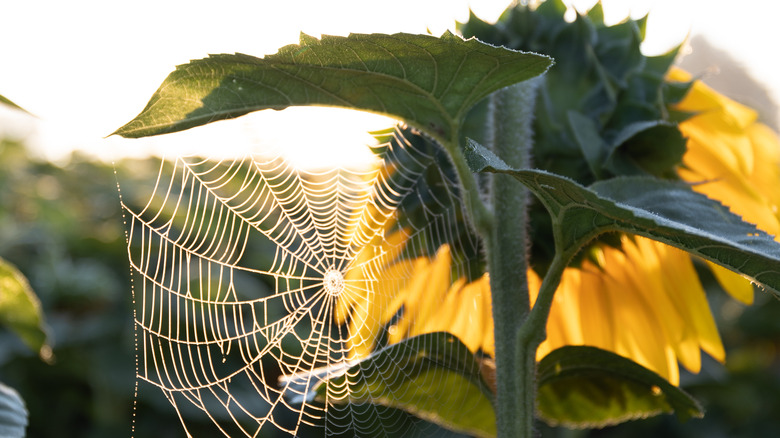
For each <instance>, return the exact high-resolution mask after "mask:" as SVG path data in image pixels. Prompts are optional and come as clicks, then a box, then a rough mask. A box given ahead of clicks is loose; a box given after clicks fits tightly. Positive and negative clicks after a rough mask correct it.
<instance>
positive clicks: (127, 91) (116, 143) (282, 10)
mask: <svg viewBox="0 0 780 438" xmlns="http://www.w3.org/2000/svg"><path fill="white" fill-rule="evenodd" d="M507 3H508V0H471V1H469V0H394V1H392V2H384V1H383V2H379V1H366V0H363V1H353V0H349V1H347V0H335V1H327V2H325V1H319V0H316V1H315V0H306V1H267V0H255V1H237V0H222V1H220V2H219V4H218V6H217V5H216V4H215V2H208V3H207V2H204V1H196V0H189V1H168V0H166V1H160V0H136V1H133V2H110V1H105V0H71V1H67V2H62V1H54V0H51V1H44V0H24V1H21V0H17V1H10V0H9V1H3V2H0V17H3V25H2V26H0V41H3V43H2V46H0V59H2V60H3V67H2V68H0V94H2V95H4V96H6V97H8V98H10V99H11V100H13V101H15V102H16V103H18V104H19V105H21V106H23V107H25V108H26V109H28V110H29V111H31V112H32V113H34V114H36V115H37V116H38V120H36V121H33V122H31V121H30V120H29V118H27V117H25V116H22V115H19V114H11V113H9V111H0V125H3V127H0V130H5V131H9V130H10V131H13V132H16V133H17V134H19V135H32V137H31V140H32V141H31V143H32V144H33V145H34V146H35V147H36V148H38V149H39V150H40V151H42V153H43V154H45V155H46V156H47V157H49V158H52V159H55V160H56V159H62V158H63V157H66V156H67V154H69V153H70V151H71V150H73V149H81V150H85V151H88V152H89V153H91V154H94V155H96V156H98V157H101V158H103V159H108V160H110V159H114V158H116V157H120V156H127V155H136V156H137V155H145V154H148V153H151V152H157V153H160V152H165V153H187V152H191V151H201V152H202V151H204V150H207V148H214V147H215V146H217V147H218V148H219V149H220V150H222V151H224V150H225V149H226V148H228V147H229V146H231V145H233V146H236V145H237V146H240V147H243V146H246V145H250V146H251V147H258V146H263V147H273V146H279V145H280V144H284V145H285V147H286V148H288V147H289V145H290V144H303V145H307V144H308V145H311V144H312V143H316V146H317V148H316V149H318V150H325V151H332V150H334V149H333V146H329V145H328V144H327V141H328V139H331V140H334V141H338V143H340V144H342V145H353V144H354V145H362V144H364V143H365V142H367V141H370V139H369V138H367V137H366V135H365V134H363V132H364V131H365V130H366V129H378V128H382V127H385V126H387V124H388V121H387V120H385V119H383V118H380V117H378V116H372V115H361V116H358V117H357V119H355V118H353V117H352V116H351V113H352V112H348V113H345V112H344V111H341V112H338V111H337V110H336V112H334V110H330V109H320V108H309V109H299V110H297V111H291V110H285V111H282V112H272V111H263V112H260V113H256V114H254V115H251V116H248V117H244V118H241V119H238V120H236V121H231V122H221V123H218V124H215V125H214V126H213V127H205V128H198V129H196V130H191V131H188V132H186V133H181V134H173V135H167V136H160V137H154V138H151V139H144V140H124V139H120V138H116V137H111V138H108V139H106V138H104V137H105V136H106V135H108V134H109V133H111V132H112V131H113V130H115V129H116V128H118V127H119V126H121V125H122V124H124V123H125V122H127V121H129V120H130V119H131V118H133V117H134V116H135V115H136V114H137V113H138V112H139V111H140V110H141V109H142V108H143V106H144V105H145V104H146V102H147V100H148V99H149V97H150V96H151V95H152V93H153V92H154V91H155V90H156V89H157V87H158V86H159V84H160V83H161V82H162V80H163V79H164V78H165V77H166V76H167V74H168V73H169V72H170V71H172V70H173V68H174V67H175V66H176V65H177V64H182V63H185V62H187V61H188V60H190V59H197V58H203V57H205V56H207V55H208V54H210V53H231V52H243V53H247V54H250V55H255V56H263V55H264V54H270V53H275V52H276V51H277V49H278V48H279V47H281V46H283V45H286V44H290V43H297V41H298V34H299V32H301V31H303V32H306V33H308V34H311V35H315V36H319V35H320V34H335V35H346V34H348V33H349V32H361V33H370V32H383V33H394V32H413V33H425V32H426V30H427V29H430V31H431V32H432V33H433V34H436V35H438V34H441V33H442V32H444V31H445V30H446V29H454V23H455V20H465V19H466V18H467V17H468V9H469V7H471V8H472V9H473V10H474V11H475V12H476V14H477V15H479V16H480V17H482V18H483V19H488V20H493V19H495V18H496V17H497V16H498V15H499V14H500V12H501V11H503V10H504V8H505V7H506V5H507ZM566 3H569V4H571V3H574V4H575V5H577V7H578V8H579V9H580V10H585V9H587V8H588V7H589V5H592V4H593V3H594V1H593V0H583V1H577V0H573V1H567V2H566ZM603 3H604V5H605V6H604V9H605V12H606V15H607V20H608V21H610V20H611V21H613V22H614V21H619V20H620V19H622V18H623V17H625V16H626V15H627V14H629V13H631V14H632V16H635V17H638V16H641V15H644V14H645V13H646V12H647V11H650V12H651V14H650V21H649V23H648V43H647V45H646V50H647V52H648V53H649V54H653V53H660V52H662V51H664V50H666V49H668V48H670V47H672V46H673V45H675V44H677V43H678V42H680V41H681V40H683V39H684V38H685V37H686V35H687V34H688V32H689V31H691V32H693V33H700V34H703V35H705V36H706V37H707V38H708V39H709V40H710V41H711V42H713V43H714V44H715V45H717V46H719V47H721V48H723V49H725V50H727V51H729V52H730V53H731V54H732V55H733V56H734V57H735V58H736V59H738V60H739V61H740V62H741V63H743V64H744V65H746V66H747V67H749V68H750V69H751V72H752V74H753V76H754V77H755V78H756V79H758V80H759V81H761V82H763V83H764V84H766V85H767V86H768V87H769V88H770V89H771V90H772V91H773V93H774V97H775V100H776V101H780V75H777V74H775V72H776V71H777V69H776V67H777V65H776V63H777V61H776V56H774V53H768V50H772V51H773V52H774V48H773V44H771V43H772V41H773V38H770V36H771V35H775V36H776V35H777V34H778V31H777V26H776V25H775V24H773V21H774V20H777V18H778V16H780V14H778V13H779V12H780V2H774V1H770V0H743V1H741V2H740V3H739V6H737V5H736V4H735V3H734V2H733V1H725V0H654V1H651V0H644V1H643V0H612V1H609V0H605V1H604V2H603ZM703 11H706V12H703ZM757 29H764V30H763V31H761V30H757ZM762 41H763V43H762ZM770 47H772V48H771V49H770ZM334 114H335V115H334ZM358 123H359V124H360V125H359V126H361V127H363V128H360V129H356V126H357V125H356V124H358ZM9 125H11V126H10V127H9ZM226 132H231V133H234V132H240V133H241V134H242V135H240V136H237V137H238V138H239V140H235V141H234V140H230V141H229V142H226V141H225V136H226ZM225 143H230V144H225ZM301 150H304V149H301ZM362 150H363V148H358V149H351V150H349V152H339V153H332V152H331V153H330V154H326V155H324V156H322V155H317V154H316V153H313V152H311V150H305V152H299V153H298V156H299V157H301V158H300V159H303V160H306V159H308V160H309V161H311V160H314V161H315V162H319V163H320V164H322V163H323V160H328V159H343V157H344V156H345V155H346V156H349V157H352V158H355V159H361V156H362V155H361V151H362ZM363 156H364V155H363Z"/></svg>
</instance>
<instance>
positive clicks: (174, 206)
mask: <svg viewBox="0 0 780 438" xmlns="http://www.w3.org/2000/svg"><path fill="white" fill-rule="evenodd" d="M378 138H379V139H380V144H379V146H377V147H375V148H374V151H375V153H376V156H377V164H376V165H375V166H373V167H371V168H369V169H363V170H350V169H344V168H336V169H329V170H325V171H305V170H301V169H297V168H295V167H293V166H292V165H291V164H290V163H289V162H287V161H286V160H285V159H284V158H282V157H278V156H274V157H268V156H265V155H262V154H256V155H247V156H244V157H240V158H236V159H220V160H211V159H203V158H199V157H182V158H177V159H175V160H163V161H162V163H161V167H160V172H159V175H158V177H157V181H156V183H155V184H154V187H153V188H152V189H151V191H150V193H146V194H145V195H143V197H144V199H146V200H147V201H145V202H146V204H145V206H143V207H139V208H135V207H133V206H132V205H128V204H130V202H128V201H123V208H124V209H125V216H126V218H127V226H128V254H129V259H130V264H131V268H132V271H133V275H134V279H135V280H134V302H135V323H136V327H137V356H138V376H137V378H138V379H139V380H140V381H141V382H142V384H141V386H142V387H143V388H149V387H150V386H152V387H156V388H158V389H159V390H160V391H162V394H164V396H165V397H166V398H167V399H168V401H169V402H170V404H171V405H172V406H173V408H174V409H175V410H176V412H177V414H178V416H179V418H180V419H181V421H182V424H183V426H184V428H185V430H186V433H187V435H188V436H194V437H199V436H220V435H224V436H230V437H238V436H247V437H258V436H314V435H316V434H317V433H319V434H321V435H325V436H361V437H363V436H365V437H374V436H430V435H431V434H432V433H433V432H434V431H435V430H437V428H436V426H432V425H431V424H430V423H427V422H425V421H421V420H419V419H417V418H416V417H413V416H411V415H409V414H406V413H404V412H401V411H399V410H397V409H395V408H392V407H388V403H387V399H388V397H389V398H391V399H392V398H393V397H395V396H396V395H397V396H398V397H399V398H401V397H408V396H409V394H408V392H409V391H414V388H410V387H408V386H405V385H403V381H404V379H405V378H406V377H407V376H405V375H404V372H399V371H398V370H399V369H402V368H400V365H402V364H401V363H400V362H402V361H405V360H407V359H406V358H405V356H404V355H401V354H399V355H397V357H396V356H393V355H390V356H389V358H388V359H387V360H388V361H389V362H390V364H389V365H390V366H381V367H369V368H366V369H361V371H359V372H355V369H354V366H355V365H356V364H360V363H361V362H360V361H361V360H362V359H365V358H367V357H370V356H371V355H372V354H374V352H376V351H378V350H380V349H381V348H383V347H386V346H388V345H390V344H393V343H396V342H398V341H399V339H402V338H404V337H408V336H411V335H412V334H415V333H424V332H426V328H425V326H424V324H425V322H426V321H425V320H424V318H423V317H422V316H418V315H423V314H424V313H425V312H424V311H423V310H419V309H418V310H416V311H415V313H412V307H413V305H412V304H410V303H411V301H410V300H409V299H408V297H407V298H404V297H402V296H401V295H402V294H403V293H404V292H403V291H404V290H407V289H408V288H409V284H410V282H413V281H416V280H414V277H415V275H416V274H417V275H419V269H420V266H423V265H425V263H428V265H426V266H429V265H431V263H434V262H433V260H434V259H436V260H439V259H441V258H442V257H441V255H442V254H445V253H446V255H447V262H446V263H447V264H446V265H441V263H440V265H441V266H444V268H438V269H439V271H437V272H444V274H443V277H444V278H443V280H442V281H443V282H444V283H446V286H447V287H449V286H450V285H452V284H454V283H456V282H457V281H464V282H465V281H472V280H475V279H476V278H478V277H479V276H481V275H482V269H483V267H482V266H481V265H480V263H481V262H480V258H479V253H480V250H479V242H478V240H477V239H476V238H475V237H474V235H473V234H472V233H471V232H470V231H469V227H468V226H467V224H466V222H465V220H464V213H463V210H462V205H463V202H462V200H461V195H460V193H458V189H457V186H456V184H455V182H454V177H453V174H452V172H451V171H450V167H449V162H448V161H447V158H446V156H445V155H444V153H443V152H442V151H441V150H439V149H438V148H437V147H435V146H434V145H432V144H431V143H429V142H427V141H424V140H422V139H420V138H417V137H415V138H414V139H410V137H408V136H406V135H404V131H402V130H401V128H395V129H394V130H392V131H387V132H384V133H382V134H381V135H379V134H378ZM436 263H438V262H436ZM437 266H438V265H437ZM442 269H445V270H442ZM434 286H435V285H434ZM417 307H419V308H420V309H422V307H420V306H417ZM428 331H431V330H428ZM402 356H404V357H402ZM394 361H398V362H399V364H398V365H399V368H394V367H393V366H392V365H395V363H394ZM436 373H437V372H436V371H432V373H431V374H432V375H431V376H430V378H432V379H433V382H434V383H435V382H436V379H444V377H443V375H442V376H438V375H437V374H436ZM365 379H372V381H381V382H384V383H386V385H385V386H386V387H388V388H396V389H395V390H396V391H400V392H399V393H398V394H395V393H391V394H390V395H389V396H388V394H387V392H385V393H383V394H382V395H381V397H380V395H378V394H375V393H372V390H371V389H370V385H367V384H366V385H363V386H361V385H360V383H361V382H364V383H365V382H367V380H365ZM323 381H329V382H330V384H329V385H328V386H327V387H326V390H324V391H320V392H316V391H314V390H313V388H316V387H317V385H318V384H320V383H322V382H323ZM366 387H368V388H369V389H366ZM356 388H362V389H360V390H359V391H360V394H357V391H358V390H357V389H356ZM401 392H402V393H401ZM429 402H433V403H436V402H437V400H432V401H430V400H429ZM390 405H391V406H392V405H393V404H392V403H390ZM193 408H194V409H193ZM457 408H458V409H460V410H461V411H462V412H463V414H464V415H468V414H469V409H470V406H467V405H464V406H459V407H457ZM192 422H197V424H198V425H202V424H204V423H207V424H211V425H213V428H214V430H212V431H208V432H206V431H203V430H202V428H200V426H199V427H197V428H195V427H192V426H190V424H191V423H192ZM317 431H319V432H317ZM312 434H314V435H312Z"/></svg>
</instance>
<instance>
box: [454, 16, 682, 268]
mask: <svg viewBox="0 0 780 438" xmlns="http://www.w3.org/2000/svg"><path fill="white" fill-rule="evenodd" d="M565 12H566V6H565V5H564V4H563V3H562V2H561V1H560V0H548V1H546V2H544V3H541V4H540V5H539V6H538V7H536V8H532V7H529V6H525V5H517V6H515V7H510V8H509V9H507V10H506V11H505V12H504V13H503V14H502V15H501V17H500V18H499V20H498V21H497V22H496V23H495V24H489V23H486V22H484V21H482V20H480V19H479V18H477V17H476V16H473V15H472V16H471V17H470V19H469V21H468V22H466V23H462V24H461V25H460V31H461V32H462V33H463V35H464V36H465V37H476V38H478V39H480V40H482V41H485V42H488V43H491V44H495V45H501V46H506V47H509V48H512V49H516V50H524V51H532V52H539V53H544V54H546V55H550V56H552V57H553V58H554V59H555V65H554V66H553V67H551V68H550V70H549V71H548V72H547V74H546V75H545V76H544V78H543V82H542V84H541V86H540V87H539V96H538V98H537V110H536V113H535V121H534V149H533V156H534V166H535V167H538V168H541V169H544V170H548V171H550V172H553V173H556V174H559V175H564V176H567V177H569V178H572V179H574V180H575V181H577V182H579V183H580V184H583V185H590V184H591V183H593V182H595V181H598V180H603V179H609V178H613V177H616V176H631V175H653V176H656V177H661V178H667V179H677V167H678V166H679V164H680V163H681V162H682V157H683V154H684V153H685V150H686V141H685V139H684V138H683V136H682V135H681V133H680V130H679V129H678V127H677V124H676V122H677V121H679V120H680V119H681V118H683V117H684V116H685V115H686V114H685V113H684V112H678V111H673V110H670V108H672V107H673V105H674V104H676V103H678V102H679V101H680V100H681V99H682V98H683V96H684V95H685V93H686V92H687V91H688V89H689V87H690V85H691V83H690V82H679V81H674V82H673V81H668V80H666V74H667V71H668V70H669V68H670V66H671V65H672V63H673V62H674V59H675V57H676V56H677V52H678V50H677V49H675V50H672V51H670V52H669V53H667V54H665V55H662V56H657V57H647V56H644V55H643V54H642V52H641V50H640V44H641V42H642V40H643V39H644V37H645V23H646V19H645V18H643V19H640V20H632V19H626V20H625V21H623V22H621V23H619V24H616V25H613V26H607V25H606V24H605V23H604V17H603V12H602V8H601V4H600V3H597V4H596V6H594V7H593V9H591V10H590V11H589V12H588V13H586V14H579V13H578V14H577V16H576V18H575V19H574V21H567V20H566V19H565V18H564V14H565ZM470 117H472V118H480V117H482V114H480V113H479V112H478V111H475V112H474V113H472V114H471V116H470ZM477 124H478V123H474V125H477ZM467 135H469V136H471V137H472V138H479V137H478V133H467ZM530 215H531V221H532V223H531V227H532V233H531V235H532V236H533V256H534V257H533V258H534V263H535V268H536V269H537V270H539V271H540V272H544V271H545V266H546V264H547V263H548V261H549V260H550V259H551V258H552V255H553V253H554V248H553V247H552V242H553V239H552V231H551V228H550V225H549V219H548V216H547V213H546V211H544V209H543V208H542V207H541V206H540V205H534V206H533V207H532V209H531V212H530ZM600 241H601V242H602V243H608V244H610V245H618V244H619V241H618V239H616V238H615V236H606V237H602V238H601V240H600ZM582 254H583V255H586V256H587V255H588V254H590V252H589V251H583V253H582Z"/></svg>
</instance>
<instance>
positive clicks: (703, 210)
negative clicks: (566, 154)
mask: <svg viewBox="0 0 780 438" xmlns="http://www.w3.org/2000/svg"><path fill="white" fill-rule="evenodd" d="M466 156H467V160H469V166H470V167H471V169H472V170H473V171H475V172H483V171H484V172H494V173H504V174H508V175H512V176H513V177H515V178H516V179H517V180H518V181H520V182H521V183H522V184H524V185H525V186H526V187H528V189H529V190H531V191H532V192H533V193H534V194H535V195H536V196H537V197H538V198H539V200H540V201H541V202H542V203H543V204H544V206H545V207H546V208H547V210H548V212H549V213H550V215H551V216H552V218H553V227H554V229H555V230H556V231H555V233H556V245H559V247H560V248H559V249H560V250H563V251H569V252H573V251H576V250H578V249H579V248H582V247H583V246H584V245H585V244H586V243H588V242H589V241H590V240H591V239H593V238H594V237H596V236H598V235H600V234H603V233H607V232H612V231H619V232H625V233H630V234H637V235H640V236H644V237H647V238H650V239H653V240H657V241H659V242H663V243H666V244H668V245H671V246H674V247H676V248H679V249H682V250H684V251H687V252H689V253H691V254H694V255H697V256H700V257H702V258H704V259H706V260H709V261H712V262H714V263H716V264H719V265H721V266H724V267H726V268H727V269H730V270H732V271H735V272H738V273H740V274H742V275H744V276H746V277H748V278H750V279H751V280H752V281H755V282H757V283H760V284H762V285H763V286H764V287H765V288H767V289H769V290H770V291H771V292H772V293H773V294H774V295H775V296H776V297H780V245H778V244H777V242H775V241H774V239H773V238H772V236H770V235H769V234H767V233H765V232H763V231H761V230H759V229H757V228H756V227H755V226H754V225H752V224H749V223H747V222H744V221H743V220H742V219H741V218H740V217H739V216H737V215H735V214H734V213H732V212H730V211H729V210H728V208H727V207H725V206H724V205H722V204H721V203H719V202H717V201H715V200H712V199H710V198H707V197H706V196H704V195H701V194H699V193H696V192H694V191H693V190H691V189H690V187H688V186H686V185H684V184H680V183H675V182H670V181H665V180H660V179H655V178H652V177H620V178H613V179H610V180H605V181H601V182H598V183H596V184H593V185H592V186H591V187H590V188H586V187H583V186H582V185H580V184H578V183H576V182H574V181H572V180H570V179H568V178H565V177H562V176H559V175H555V174H552V173H549V172H545V171H542V170H534V169H527V170H516V169H512V168H510V167H509V166H507V165H506V164H505V163H504V162H503V161H501V160H500V159H499V158H498V157H496V156H495V154H493V153H492V152H490V151H488V150H487V149H485V148H484V147H483V146H481V145H479V144H477V143H476V142H473V141H470V142H469V146H468V148H467V150H466Z"/></svg>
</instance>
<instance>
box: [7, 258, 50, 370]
mask: <svg viewBox="0 0 780 438" xmlns="http://www.w3.org/2000/svg"><path fill="white" fill-rule="evenodd" d="M0 326H5V327H8V328H9V329H11V330H12V331H13V332H15V333H16V334H17V335H19V337H20V338H22V340H23V341H24V343H25V344H27V346H29V347H30V348H31V349H33V350H34V351H36V352H38V353H39V354H40V356H41V358H42V359H44V360H49V359H50V358H51V349H50V348H49V346H48V345H46V332H45V330H44V324H43V317H42V316H41V305H40V302H39V301H38V297H36V296H35V293H34V292H33V291H32V289H31V288H30V284H29V283H28V282H27V279H26V278H25V277H24V275H22V273H21V272H19V270H17V269H16V268H15V267H14V266H12V265H11V264H10V263H8V262H6V261H5V260H3V259H0Z"/></svg>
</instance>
